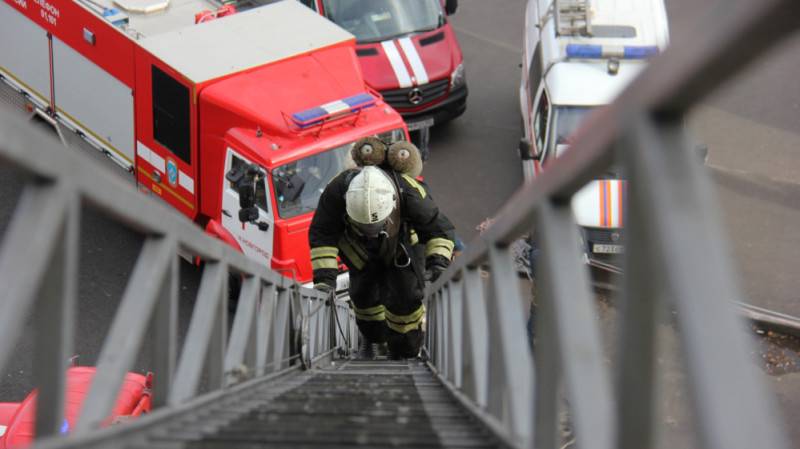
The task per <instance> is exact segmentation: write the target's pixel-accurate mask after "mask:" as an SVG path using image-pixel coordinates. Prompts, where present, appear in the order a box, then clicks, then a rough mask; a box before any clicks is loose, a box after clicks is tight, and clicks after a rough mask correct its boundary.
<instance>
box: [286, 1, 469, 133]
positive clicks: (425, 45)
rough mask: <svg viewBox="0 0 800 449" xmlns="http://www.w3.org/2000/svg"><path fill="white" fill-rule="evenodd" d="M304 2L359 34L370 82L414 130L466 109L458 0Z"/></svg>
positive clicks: (447, 118)
mask: <svg viewBox="0 0 800 449" xmlns="http://www.w3.org/2000/svg"><path fill="white" fill-rule="evenodd" d="M302 2H303V3H304V4H306V5H307V6H309V7H310V8H312V9H314V10H315V11H318V12H319V13H320V14H323V15H324V16H325V17H327V18H329V19H330V20H332V21H333V22H335V23H336V24H337V25H339V26H341V27H343V28H345V29H347V30H348V31H350V32H351V33H353V34H354V35H355V36H356V38H357V39H358V47H357V50H356V53H357V54H358V58H359V60H360V61H361V67H362V69H363V70H364V76H365V78H366V80H367V83H369V85H370V86H372V87H373V88H375V89H377V90H379V91H380V93H381V94H383V98H384V99H385V100H386V102H387V103H389V104H390V105H392V106H393V107H394V108H395V109H397V110H398V111H399V112H400V113H401V114H403V117H404V118H405V119H406V121H407V122H408V127H409V129H410V130H417V129H425V130H427V129H428V128H430V127H431V126H433V125H434V124H440V123H444V122H447V121H449V120H451V119H453V118H456V117H458V116H460V115H461V114H463V113H464V111H465V110H466V108H467V83H466V77H465V75H464V58H463V56H462V53H461V47H460V46H459V44H458V40H457V39H456V34H455V32H454V31H453V28H452V27H451V26H450V24H449V22H448V21H447V16H448V15H450V14H453V13H455V11H456V9H457V7H458V3H457V0H403V1H397V0H302ZM425 143H426V142H425V141H424V140H423V142H422V144H421V147H423V146H425Z"/></svg>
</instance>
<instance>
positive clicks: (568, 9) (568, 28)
mask: <svg viewBox="0 0 800 449" xmlns="http://www.w3.org/2000/svg"><path fill="white" fill-rule="evenodd" d="M590 16H591V0H555V17H556V30H557V32H558V35H559V36H589V35H591V34H592V21H591V17H590Z"/></svg>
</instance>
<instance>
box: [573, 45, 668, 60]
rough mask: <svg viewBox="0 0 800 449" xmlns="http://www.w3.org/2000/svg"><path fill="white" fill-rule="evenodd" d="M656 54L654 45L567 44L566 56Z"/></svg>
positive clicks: (632, 56) (643, 56)
mask: <svg viewBox="0 0 800 449" xmlns="http://www.w3.org/2000/svg"><path fill="white" fill-rule="evenodd" d="M657 54H658V47H656V46H655V45H625V46H621V45H594V44H567V58H579V59H608V58H618V59H647V58H649V57H651V56H655V55H657Z"/></svg>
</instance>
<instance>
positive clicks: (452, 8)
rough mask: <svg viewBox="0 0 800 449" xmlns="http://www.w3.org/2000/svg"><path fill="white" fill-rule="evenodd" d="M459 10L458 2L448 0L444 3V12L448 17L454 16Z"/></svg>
mask: <svg viewBox="0 0 800 449" xmlns="http://www.w3.org/2000/svg"><path fill="white" fill-rule="evenodd" d="M457 9H458V0H446V1H445V3H444V12H445V13H446V14H447V15H448V16H452V15H453V14H455V13H456V10H457Z"/></svg>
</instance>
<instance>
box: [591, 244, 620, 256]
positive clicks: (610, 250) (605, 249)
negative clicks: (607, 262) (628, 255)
mask: <svg viewBox="0 0 800 449" xmlns="http://www.w3.org/2000/svg"><path fill="white" fill-rule="evenodd" d="M592 252H593V253H599V254H622V253H624V252H625V246H623V245H601V244H597V243H595V244H594V245H592Z"/></svg>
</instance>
